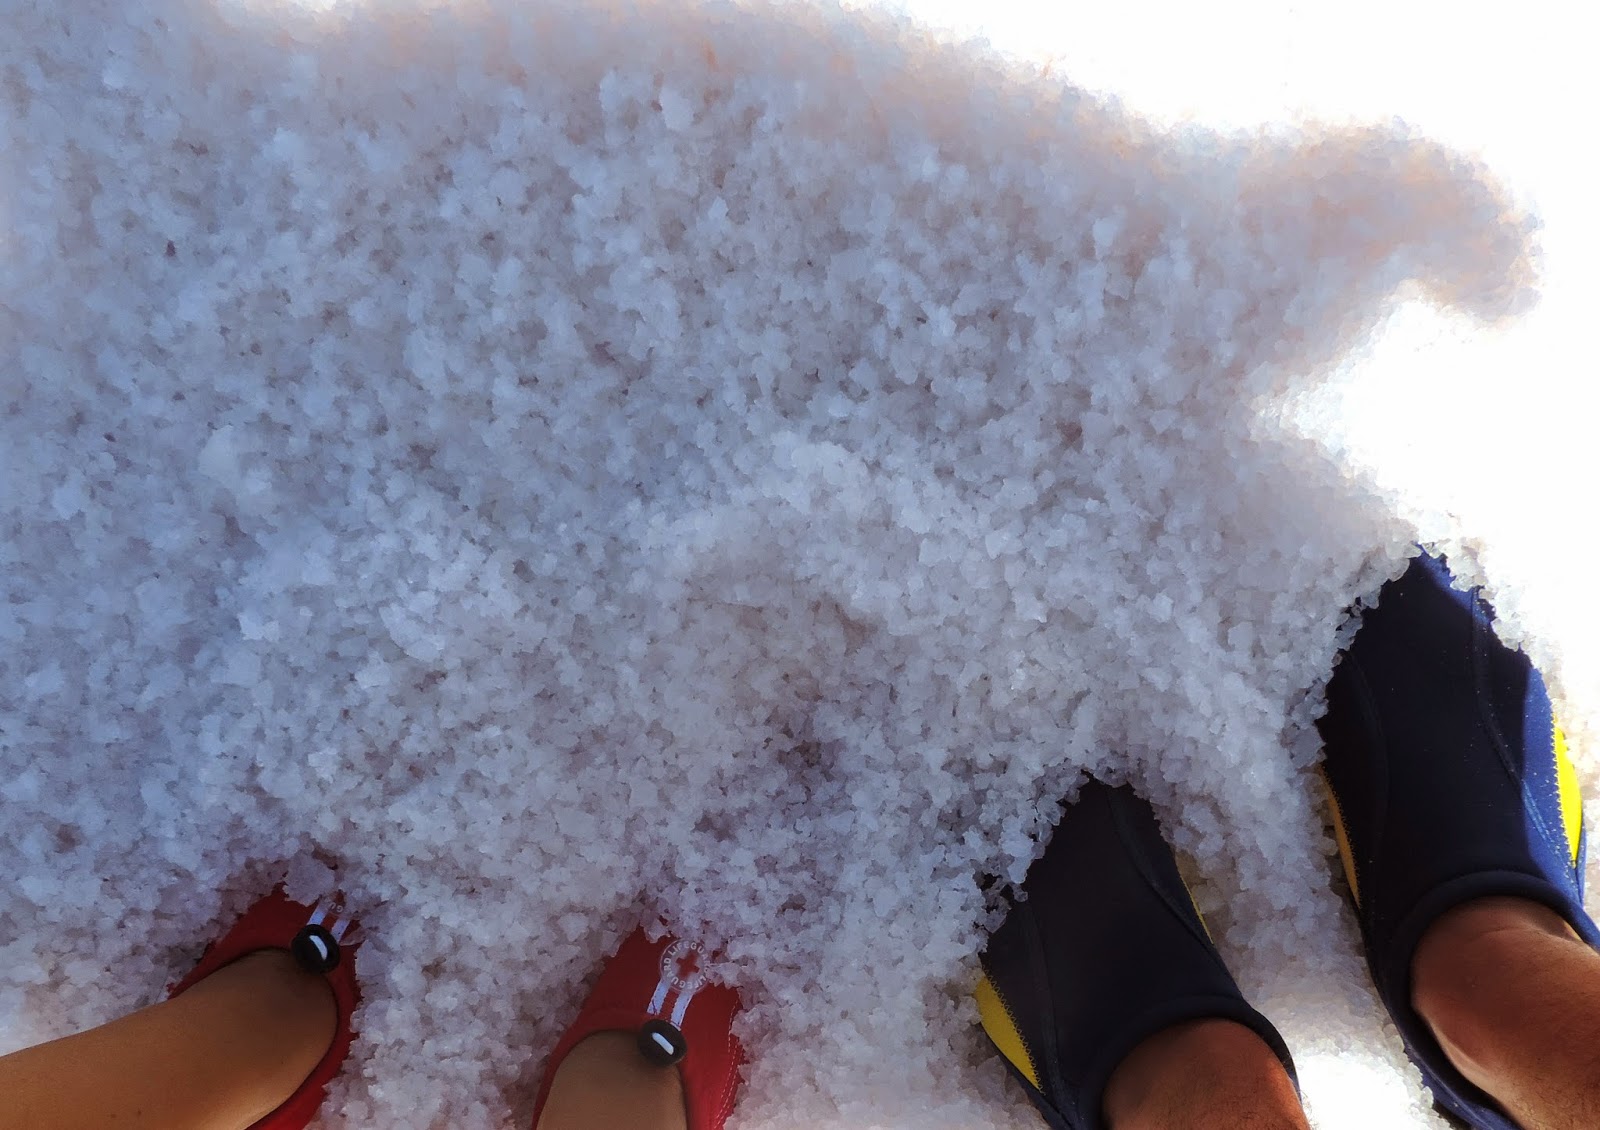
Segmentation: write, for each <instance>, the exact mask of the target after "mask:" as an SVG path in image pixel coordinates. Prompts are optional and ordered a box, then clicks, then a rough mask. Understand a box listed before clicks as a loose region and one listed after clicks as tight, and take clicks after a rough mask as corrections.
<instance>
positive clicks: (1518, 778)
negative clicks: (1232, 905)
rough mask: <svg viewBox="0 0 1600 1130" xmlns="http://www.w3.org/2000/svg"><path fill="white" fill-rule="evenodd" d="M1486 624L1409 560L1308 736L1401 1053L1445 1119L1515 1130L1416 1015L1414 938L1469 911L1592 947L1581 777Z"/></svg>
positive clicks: (1461, 597) (1536, 686) (1438, 571)
mask: <svg viewBox="0 0 1600 1130" xmlns="http://www.w3.org/2000/svg"><path fill="white" fill-rule="evenodd" d="M1493 617H1494V613H1493V611H1492V610H1491V609H1490V608H1489V606H1488V605H1487V604H1486V603H1485V602H1484V601H1483V600H1482V599H1481V597H1479V596H1478V594H1477V592H1476V590H1474V591H1472V592H1463V591H1462V590H1460V589H1458V588H1456V587H1455V585H1454V583H1453V579H1452V577H1451V575H1450V572H1449V570H1448V569H1447V568H1446V567H1445V564H1444V562H1443V561H1441V560H1439V559H1438V558H1436V557H1431V556H1428V555H1426V554H1425V555H1423V556H1420V557H1418V558H1416V559H1415V560H1414V561H1412V563H1411V567H1410V568H1409V569H1408V570H1407V571H1406V573H1405V575H1404V576H1403V577H1401V578H1400V579H1399V580H1397V581H1391V582H1389V583H1388V584H1387V585H1385V586H1384V587H1383V590H1382V592H1381V593H1380V594H1379V599H1378V604H1377V606H1376V607H1375V608H1371V609H1368V610H1367V611H1366V612H1365V613H1364V614H1363V616H1362V621H1361V627H1360V629H1359V630H1358V631H1357V633H1356V636H1355V639H1354V641H1353V642H1352V643H1351V645H1350V649H1349V650H1348V651H1347V652H1346V653H1345V654H1344V655H1343V656H1342V657H1341V659H1340V661H1339V664H1338V666H1337V667H1336V668H1335V670H1334V674H1333V678H1332V680H1331V681H1330V682H1329V684H1328V712H1327V714H1326V715H1325V716H1324V717H1323V718H1322V719H1321V720H1320V721H1319V722H1318V724H1317V725H1318V728H1319V729H1320V730H1321V732H1322V739H1323V744H1324V749H1325V758H1326V759H1325V763H1324V773H1325V775H1326V777H1327V782H1328V786H1329V792H1330V793H1331V795H1332V801H1333V817H1334V831H1335V834H1336V837H1337V839H1338V842H1339V852H1340V855H1341V857H1342V859H1343V861H1344V869H1345V875H1346V878H1347V879H1348V880H1349V883H1350V893H1351V896H1352V898H1353V899H1354V901H1355V904H1356V913H1357V916H1358V917H1359V919H1360V921H1361V935H1362V940H1363V942H1364V943H1365V946H1366V952H1367V963H1368V965H1369V966H1370V967H1371V969H1372V976H1373V979H1374V980H1375V981H1376V983H1377V987H1378V995H1379V996H1380V997H1381V998H1382V1000H1383V1003H1384V1005H1385V1006H1386V1007H1387V1008H1388V1010H1389V1014H1390V1016H1392V1017H1393V1018H1394V1022H1395V1025H1396V1027H1398V1028H1399V1029H1400V1035H1401V1037H1402V1038H1403V1039H1404V1040H1405V1045H1406V1052H1407V1054H1408V1055H1409V1056H1410V1057H1411V1060H1412V1062H1413V1063H1415V1064H1416V1065H1417V1067H1418V1069H1420V1070H1421V1072H1422V1077H1423V1081H1424V1082H1425V1083H1427V1085H1428V1086H1429V1088H1431V1089H1432V1091H1433V1094H1434V1098H1435V1100H1436V1101H1437V1104H1438V1106H1439V1108H1440V1109H1441V1110H1442V1111H1443V1112H1444V1113H1446V1114H1448V1115H1452V1116H1454V1117H1455V1118H1457V1119H1459V1120H1462V1121H1464V1122H1465V1123H1466V1124H1467V1125H1468V1126H1471V1127H1475V1128H1478V1130H1516V1124H1515V1123H1514V1122H1512V1121H1511V1120H1510V1119H1509V1118H1507V1117H1506V1115H1505V1114H1504V1113H1502V1112H1501V1111H1500V1108H1499V1107H1498V1106H1497V1105H1496V1104H1495V1103H1494V1101H1493V1100H1492V1099H1491V1098H1490V1097H1489V1096H1488V1095H1486V1094H1485V1093H1484V1092H1482V1091H1481V1090H1479V1089H1478V1088H1476V1087H1474V1086H1473V1085H1472V1084H1471V1083H1468V1082H1467V1080H1466V1079H1464V1078H1463V1077H1462V1076H1461V1074H1460V1072H1458V1071H1456V1070H1455V1069H1454V1068H1453V1067H1451V1066H1450V1062H1449V1060H1448V1059H1447V1058H1446V1056H1445V1054H1444V1052H1443V1050H1442V1049H1441V1048H1440V1047H1439V1045H1438V1043H1437V1042H1436V1041H1435V1040H1434V1038H1433V1035H1432V1033H1431V1032H1430V1030H1429V1028H1428V1026H1427V1024H1426V1022H1425V1021H1424V1020H1423V1019H1422V1017H1421V1016H1419V1015H1418V1014H1417V1013H1416V1011H1415V1010H1414V1009H1413V1008H1412V1007H1411V961H1412V957H1413V955H1414V954H1415V953H1416V949H1417V943H1418V941H1419V940H1420V939H1421V938H1422V935H1423V933H1424V932H1425V931H1426V930H1427V928H1428V927H1429V926H1430V925H1431V924H1432V923H1433V922H1434V921H1435V920H1436V919H1437V918H1438V917H1439V916H1440V915H1441V914H1443V913H1444V912H1445V911H1447V910H1449V909H1451V908H1452V907H1454V906H1457V905H1459V904H1461V903H1463V902H1466V901H1468V900H1470V899H1476V898H1481V897H1485V896H1489V895H1514V896H1519V897H1522V898H1526V899H1531V900H1533V901H1534V902H1538V903H1543V904H1544V905H1545V906H1548V907H1549V908H1550V909H1552V910H1554V911H1555V912H1556V913H1558V914H1560V915H1561V916H1562V917H1563V918H1565V919H1566V920H1567V921H1568V922H1569V923H1571V925H1572V928H1573V929H1574V930H1575V931H1577V933H1578V934H1579V935H1580V936H1581V937H1582V938H1583V940H1584V941H1586V942H1588V943H1589V944H1590V945H1592V946H1593V945H1597V944H1600V932H1597V931H1596V929H1595V924H1594V922H1593V921H1591V920H1590V918H1589V916H1588V915H1587V914H1586V913H1584V909H1583V887H1582V877H1583V852H1584V836H1583V812H1582V804H1581V798H1580V797H1579V795H1578V779H1577V773H1576V771H1575V770H1574V769H1573V767H1572V763H1571V761H1570V760H1569V759H1568V758H1567V756H1566V748H1565V739H1564V738H1563V737H1562V735H1561V731H1560V729H1559V728H1558V727H1557V726H1556V724H1555V720H1554V718H1553V716H1552V714H1551V711H1550V698H1549V695H1548V694H1547V693H1546V691H1545V685H1544V680H1543V679H1542V678H1540V676H1539V673H1538V672H1537V671H1535V670H1534V669H1533V666H1532V664H1530V663H1529V661H1528V659H1527V657H1526V656H1524V655H1523V654H1522V653H1521V652H1519V651H1513V650H1512V649H1511V648H1509V647H1506V646H1505V645H1504V644H1503V643H1501V642H1500V641H1499V639H1497V638H1496V637H1495V634H1494V630H1493V628H1492V627H1491V626H1490V624H1491V621H1492V620H1493Z"/></svg>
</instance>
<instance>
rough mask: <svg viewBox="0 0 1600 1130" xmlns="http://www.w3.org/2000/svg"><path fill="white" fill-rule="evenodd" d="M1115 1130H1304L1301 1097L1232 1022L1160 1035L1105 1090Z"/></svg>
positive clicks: (1104, 1106)
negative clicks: (1246, 1129) (1242, 1129)
mask: <svg viewBox="0 0 1600 1130" xmlns="http://www.w3.org/2000/svg"><path fill="white" fill-rule="evenodd" d="M1101 1110H1102V1112H1103V1114H1104V1115H1105V1119H1106V1121H1107V1122H1108V1123H1110V1124H1111V1126H1112V1127H1113V1130H1213V1128H1214V1130H1224V1128H1226V1130H1241V1128H1249V1130H1306V1125H1307V1124H1306V1120H1305V1115H1304V1114H1303V1113H1302V1112H1301V1109H1300V1100H1299V1097H1298V1096H1297V1095H1296V1094H1295V1090H1294V1085H1293V1083H1291V1082H1290V1080H1289V1076H1288V1073H1287V1072H1285V1071H1284V1069H1283V1065H1282V1064H1281V1063H1280V1062H1279V1061H1278V1057H1277V1056H1276V1055H1275V1054H1274V1053H1273V1051H1272V1049H1271V1048H1269V1047H1268V1046H1267V1045H1266V1043H1265V1042H1263V1041H1262V1039H1261V1037H1260V1036H1257V1035H1256V1034H1255V1033H1254V1032H1252V1031H1251V1030H1250V1029H1248V1028H1246V1027H1245V1026H1244V1025H1242V1024H1236V1023H1234V1022H1233V1021H1231V1020H1220V1019H1208V1020H1194V1021H1189V1022H1186V1023H1183V1024H1177V1025H1174V1026H1172V1027H1171V1028H1166V1029H1163V1030H1162V1031H1160V1032H1157V1033H1156V1034H1155V1035H1154V1036H1151V1037H1150V1038H1148V1039H1146V1040H1145V1041H1143V1042H1142V1043H1140V1044H1139V1045H1138V1046H1137V1047H1135V1048H1134V1049H1133V1051H1132V1052H1130V1053H1129V1054H1128V1055H1127V1057H1126V1058H1125V1059H1123V1061H1122V1063H1121V1064H1119V1065H1118V1067H1117V1069H1116V1070H1115V1071H1113V1072H1112V1073H1111V1078H1110V1080H1109V1081H1108V1082H1107V1084H1106V1090H1105V1095H1104V1096H1103V1098H1102V1101H1101Z"/></svg>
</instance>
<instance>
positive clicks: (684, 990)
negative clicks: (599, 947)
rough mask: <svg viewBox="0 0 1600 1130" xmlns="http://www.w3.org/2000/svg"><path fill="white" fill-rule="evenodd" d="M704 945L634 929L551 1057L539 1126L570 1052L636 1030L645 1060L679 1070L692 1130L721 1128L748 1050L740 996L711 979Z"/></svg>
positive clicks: (536, 1114) (536, 1117)
mask: <svg viewBox="0 0 1600 1130" xmlns="http://www.w3.org/2000/svg"><path fill="white" fill-rule="evenodd" d="M704 964H705V953H704V950H703V948H702V947H701V945H700V944H699V943H698V942H685V941H680V940H678V939H674V938H672V937H664V938H661V939H660V940H659V941H654V942H652V941H651V940H650V939H649V938H648V937H646V936H645V932H644V931H643V930H642V929H641V930H635V931H634V932H633V933H632V934H630V935H629V936H628V938H627V940H626V941H624V942H623V943H622V946H621V948H619V949H618V950H617V952H616V954H615V956H613V957H612V958H611V960H610V961H608V962H606V965H605V968H604V969H602V970H601V971H600V979H599V980H598V981H596V982H595V986H594V988H593V989H592V990H591V991H590V993H589V999H588V1000H587V1001H585V1002H584V1005H583V1009H582V1011H580V1012H579V1013H578V1018H577V1019H576V1020H574V1021H573V1022H572V1026H571V1027H570V1028H568V1029H567V1032H566V1035H564V1036H562V1037H561V1042H560V1043H559V1044H557V1045H556V1049H555V1051H554V1052H552V1053H551V1055H550V1059H549V1062H548V1063H547V1064H546V1066H545V1073H544V1081H543V1082H542V1083H540V1085H539V1098H538V1101H537V1102H535V1103H534V1107H533V1125H534V1127H535V1130H537V1127H538V1125H539V1116H540V1115H541V1114H543V1113H544V1106H545V1101H546V1100H547V1099H548V1098H549V1097H550V1084H551V1082H552V1081H553V1080H554V1079H555V1075H556V1070H557V1069H558V1068H559V1067H560V1066H561V1063H562V1061H563V1060H565V1059H566V1057H567V1053H568V1052H570V1051H571V1050H572V1049H573V1048H575V1047H577V1046H578V1044H580V1043H581V1042H583V1041H584V1040H585V1039H587V1038H588V1037H590V1036H592V1035H594V1034H595V1033H597V1032H633V1033H636V1035H637V1040H638V1047H639V1054H640V1055H642V1056H643V1057H644V1058H645V1059H647V1060H649V1061H650V1062H651V1063H654V1064H656V1065H658V1066H660V1067H672V1066H676V1067H677V1068H678V1071H679V1074H680V1077H681V1078H682V1080H683V1105H684V1113H685V1114H686V1115H687V1123H688V1127H689V1130H722V1127H723V1124H724V1123H726V1122H727V1121H728V1115H729V1113H730V1112H732V1110H733V1100H734V1096H735V1095H736V1094H737V1093H738V1089H739V1068H740V1066H741V1065H743V1063H744V1062H745V1056H744V1047H743V1046H742V1045H741V1044H740V1043H739V1041H738V1040H737V1039H736V1038H735V1037H734V1035H733V1018H734V1015H735V1014H736V1013H737V1012H738V1011H739V995H738V993H736V992H735V991H734V990H733V989H731V988H729V987H728V986H726V985H720V984H716V983H715V982H712V981H710V980H709V979H708V978H707V977H706V975H705V973H704V970H703V966H704Z"/></svg>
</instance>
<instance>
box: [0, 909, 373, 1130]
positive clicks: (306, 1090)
mask: <svg viewBox="0 0 1600 1130" xmlns="http://www.w3.org/2000/svg"><path fill="white" fill-rule="evenodd" d="M315 917H318V916H317V915H316V912H315V911H313V910H312V909H311V908H308V907H304V906H301V905H299V904H297V903H293V902H291V901H289V900H288V899H286V898H284V897H283V895H282V893H281V892H274V893H273V894H272V895H269V896H268V897H267V898H265V899H262V900H261V901H260V902H258V903H257V904H256V905H255V906H254V907H252V908H251V909H250V911H249V912H248V913H246V915H245V916H244V918H243V919H241V920H240V922H239V923H238V924H237V925H236V926H235V927H234V928H233V929H232V930H231V931H229V933H228V934H227V936H225V937H224V938H222V939H221V940H219V941H218V942H217V943H215V944H214V945H213V946H211V947H210V949H208V950H207V952H206V954H205V956H204V957H203V958H202V960H201V962H200V965H199V966H197V967H196V968H195V969H194V970H193V971H192V972H191V973H190V975H189V976H188V977H186V978H185V979H184V981H183V982H182V983H181V984H180V985H179V986H178V987H177V989H176V990H175V991H174V994H173V995H172V997H171V998H170V999H168V1000H166V1001H163V1002H161V1003H160V1004H156V1005H152V1006H151V1007H149V1008H145V1009H141V1010H140V1011H138V1012H135V1013H132V1014H130V1015H128V1016H124V1017H122V1018H120V1019H118V1020H114V1021H111V1022H110V1023H108V1024H104V1025H101V1026H100V1027H98V1028H93V1029H90V1030H89V1031H86V1032H80V1033H78V1034H77V1035H74V1036H68V1037H66V1038H65V1039H61V1040H56V1041H54V1042H52V1043H48V1044H43V1045H40V1046H38V1047H34V1048H27V1049H24V1050H22V1051H20V1052H16V1053H14V1054H12V1055H9V1056H6V1057H4V1058H0V1093H3V1094H5V1095H6V1102H5V1103H4V1104H3V1105H4V1109H3V1110H0V1128H4V1130H11V1128H13V1127H15V1128H18V1130H20V1128H23V1127H26V1128H27V1130H67V1128H72V1130H81V1128H82V1127H86V1126H111V1125H115V1126H119V1127H127V1128H129V1130H244V1128H246V1127H249V1128H251V1130H302V1128H303V1127H305V1125H306V1124H307V1123H308V1122H309V1121H310V1120H311V1118H312V1116H313V1115H314V1114H315V1112H316V1109H317V1106H318V1105H319V1104H320V1102H321V1098H322V1093H323V1088H324V1087H325V1085H326V1082H327V1080H328V1079H330V1078H332V1076H333V1074H334V1072H335V1071H336V1070H337V1068H338V1066H339V1063H340V1062H341V1061H342V1060H343V1058H344V1054H345V1050H346V1049H347V1048H348V1047H349V1041H350V1030H349V1024H348V1019H349V1014H350V1010H351V1009H352V1008H353V1007H354V1001H355V981H354V957H353V953H352V952H351V950H352V948H353V947H351V946H349V945H344V946H341V945H340V938H341V937H342V936H346V935H345V928H344V924H342V923H340V922H337V921H336V922H334V923H332V924H331V925H326V924H324V925H320V926H319V925H317V924H315V923H312V922H311V919H312V918H315Z"/></svg>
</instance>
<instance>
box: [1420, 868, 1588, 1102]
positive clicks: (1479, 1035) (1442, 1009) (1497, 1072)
mask: <svg viewBox="0 0 1600 1130" xmlns="http://www.w3.org/2000/svg"><path fill="white" fill-rule="evenodd" d="M1411 975H1412V976H1411V1004H1412V1007H1413V1008H1415V1009H1416V1010H1417V1013H1418V1014H1419V1015H1420V1016H1421V1017H1422V1018H1423V1020H1424V1021H1425V1022H1426V1023H1427V1024H1428V1027H1429V1029H1430V1030H1431V1031H1432V1032H1433V1035H1434V1038H1435V1039H1436V1040H1438V1041H1439V1046H1440V1047H1441V1048H1442V1049H1443V1050H1444V1053H1445V1055H1446V1056H1447V1057H1448V1058H1449V1060H1450V1062H1451V1064H1452V1065H1453V1066H1454V1067H1455V1068H1456V1070H1457V1071H1459V1072H1461V1074H1462V1076H1463V1077H1465V1078H1466V1080H1467V1081H1468V1082H1470V1083H1472V1084H1473V1085H1474V1086H1475V1087H1477V1088H1479V1089H1480V1090H1482V1091H1484V1092H1485V1093H1486V1094H1488V1095H1490V1096H1491V1097H1492V1098H1493V1099H1494V1100H1495V1101H1496V1102H1498V1103H1499V1104H1500V1105H1501V1106H1502V1107H1504V1108H1505V1110H1506V1112H1507V1113H1508V1114H1510V1115H1511V1117H1512V1118H1513V1119H1515V1120H1516V1121H1517V1122H1518V1123H1519V1124H1521V1125H1522V1126H1524V1127H1529V1128H1544V1127H1563V1128H1567V1127H1570V1128H1572V1130H1578V1128H1580V1127H1589V1126H1593V1125H1596V1124H1597V1119H1600V1051H1596V1050H1595V1049H1596V1048H1597V1047H1600V954H1596V953H1595V951H1594V950H1592V949H1590V948H1589V946H1587V945H1586V944H1584V943H1583V942H1582V941H1581V940H1580V939H1579V938H1578V936H1577V935H1576V934H1575V933H1574V932H1573V930H1572V928H1571V927H1570V926H1569V925H1568V924H1567V922H1566V921H1565V919H1563V918H1562V917H1561V916H1560V915H1559V914H1556V913H1555V912H1554V911H1552V910H1550V909H1549V908H1547V907H1544V906H1542V905H1540V904H1538V903H1534V902H1529V901H1528V900H1526V899H1518V898H1499V897H1497V898H1486V899H1477V900H1474V901H1473V902H1470V903H1466V904H1463V905H1462V906H1458V907H1456V908H1454V909H1452V910H1450V911H1448V912H1447V913H1445V914H1443V915H1441V916H1440V917H1439V919H1438V921H1436V922H1434V923H1433V924H1432V925H1431V926H1430V927H1429V928H1428V930H1427V932H1426V933H1425V934H1423V936H1422V940H1421V942H1419V943H1418V945H1417V952H1416V954H1415V956H1414V957H1413V959H1412V964H1411Z"/></svg>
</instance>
